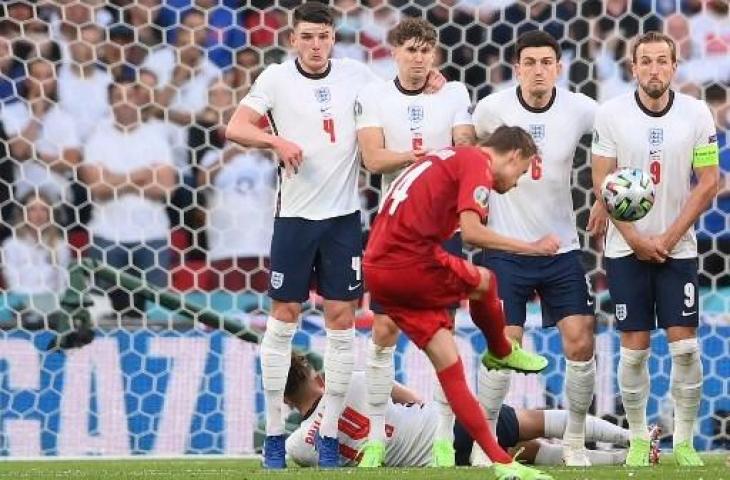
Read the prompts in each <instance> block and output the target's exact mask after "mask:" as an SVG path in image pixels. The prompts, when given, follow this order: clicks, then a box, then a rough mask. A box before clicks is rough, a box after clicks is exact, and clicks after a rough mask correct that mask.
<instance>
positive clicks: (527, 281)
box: [477, 250, 594, 327]
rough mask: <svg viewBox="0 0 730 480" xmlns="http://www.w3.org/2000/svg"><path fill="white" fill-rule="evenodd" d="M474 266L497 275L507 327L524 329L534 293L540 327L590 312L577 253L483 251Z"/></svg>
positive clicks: (586, 290) (591, 310)
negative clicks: (541, 254)
mask: <svg viewBox="0 0 730 480" xmlns="http://www.w3.org/2000/svg"><path fill="white" fill-rule="evenodd" d="M477 263H478V264H479V265H481V266H483V267H486V268H488V269H490V270H492V271H493V272H494V273H495V274H496V275H497V281H498V284H499V296H500V298H501V299H502V302H503V303H504V313H505V316H506V317H507V325H516V326H520V327H522V326H524V324H525V320H526V319H527V302H529V301H530V299H531V298H532V297H533V295H534V294H535V293H537V294H538V295H539V296H540V305H541V307H542V324H543V327H554V326H555V325H556V324H557V322H558V321H560V320H562V319H563V318H565V317H569V316H571V315H593V313H594V305H593V303H594V302H593V298H592V297H591V295H590V293H589V292H588V281H587V279H586V275H585V270H584V269H583V265H581V263H580V252H579V251H578V250H573V251H570V252H565V253H561V254H558V255H555V256H528V255H517V254H514V253H506V252H496V251H489V252H487V251H484V252H482V253H481V254H480V255H478V257H477Z"/></svg>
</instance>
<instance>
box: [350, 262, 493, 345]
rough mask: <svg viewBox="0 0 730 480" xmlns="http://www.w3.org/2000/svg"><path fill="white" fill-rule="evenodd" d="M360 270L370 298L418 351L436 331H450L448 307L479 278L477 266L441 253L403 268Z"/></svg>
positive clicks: (450, 323) (451, 326)
mask: <svg viewBox="0 0 730 480" xmlns="http://www.w3.org/2000/svg"><path fill="white" fill-rule="evenodd" d="M363 267H364V271H365V285H366V288H367V289H368V290H369V291H370V295H371V297H372V299H373V300H375V301H376V302H378V303H379V304H380V305H381V306H382V307H383V310H384V311H385V312H386V313H387V314H388V316H390V318H392V319H393V321H394V322H395V323H396V325H398V327H399V328H400V329H401V330H403V332H405V334H406V335H408V338H410V339H411V341H412V342H413V343H415V344H416V345H417V346H418V348H420V349H423V348H425V347H426V345H428V342H430V341H431V338H433V336H434V335H435V334H436V332H437V331H438V330H439V329H441V328H444V329H449V330H450V329H452V328H453V321H452V319H451V316H450V315H449V307H450V306H452V305H453V304H455V303H459V302H460V301H461V300H462V299H463V298H466V297H467V296H468V295H469V293H471V292H472V291H473V290H474V289H475V288H476V287H477V286H478V285H479V281H480V279H481V276H480V275H479V270H478V269H477V267H475V266H474V265H472V264H471V263H469V262H467V261H466V260H464V259H462V258H459V257H456V256H454V255H449V254H448V253H446V252H445V251H443V250H438V251H437V253H436V256H435V257H434V258H431V259H425V260H423V261H414V262H413V263H411V264H408V265H407V266H405V267H399V268H393V267H388V266H384V265H373V264H368V263H366V264H365V265H363Z"/></svg>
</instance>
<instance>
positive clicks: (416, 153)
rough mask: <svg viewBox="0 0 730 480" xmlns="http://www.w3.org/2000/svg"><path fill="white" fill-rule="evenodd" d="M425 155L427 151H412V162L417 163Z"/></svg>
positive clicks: (418, 149)
mask: <svg viewBox="0 0 730 480" xmlns="http://www.w3.org/2000/svg"><path fill="white" fill-rule="evenodd" d="M427 153H428V151H426V150H424V149H422V148H417V149H415V150H413V158H414V160H413V161H414V162H417V161H419V160H420V159H422V158H423V157H425V156H426V154H427Z"/></svg>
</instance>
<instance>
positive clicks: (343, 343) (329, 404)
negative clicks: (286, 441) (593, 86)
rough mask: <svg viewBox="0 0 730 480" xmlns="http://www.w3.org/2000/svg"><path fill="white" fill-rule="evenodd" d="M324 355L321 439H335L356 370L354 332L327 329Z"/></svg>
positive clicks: (350, 329) (349, 329) (352, 329)
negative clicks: (354, 370) (353, 371)
mask: <svg viewBox="0 0 730 480" xmlns="http://www.w3.org/2000/svg"><path fill="white" fill-rule="evenodd" d="M326 333H327V347H326V348H325V352H324V399H323V401H324V415H323V417H322V423H321V425H320V426H319V434H320V435H321V436H323V437H330V438H337V424H338V422H339V419H340V415H341V414H342V409H343V408H344V406H345V396H346V395H347V389H348V387H349V386H350V379H351V378H352V370H353V369H354V367H355V352H354V350H355V348H354V347H355V346H354V340H355V329H354V328H348V329H347V330H331V329H329V328H328V329H326Z"/></svg>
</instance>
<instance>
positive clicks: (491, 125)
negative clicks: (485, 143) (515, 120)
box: [472, 97, 503, 138]
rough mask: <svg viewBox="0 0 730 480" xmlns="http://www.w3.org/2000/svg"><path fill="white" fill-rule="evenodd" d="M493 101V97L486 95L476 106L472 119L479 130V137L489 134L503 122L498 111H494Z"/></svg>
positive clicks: (477, 130)
mask: <svg viewBox="0 0 730 480" xmlns="http://www.w3.org/2000/svg"><path fill="white" fill-rule="evenodd" d="M493 103H494V102H493V101H492V99H491V97H484V98H482V99H481V100H479V102H477V105H476V107H474V114H473V115H472V121H473V122H474V128H475V129H476V132H477V138H484V137H487V136H489V135H490V134H491V133H492V132H494V131H495V130H496V129H497V127H499V126H500V125H502V123H503V122H502V120H501V119H500V118H499V116H498V115H497V112H496V111H494V106H493Z"/></svg>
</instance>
